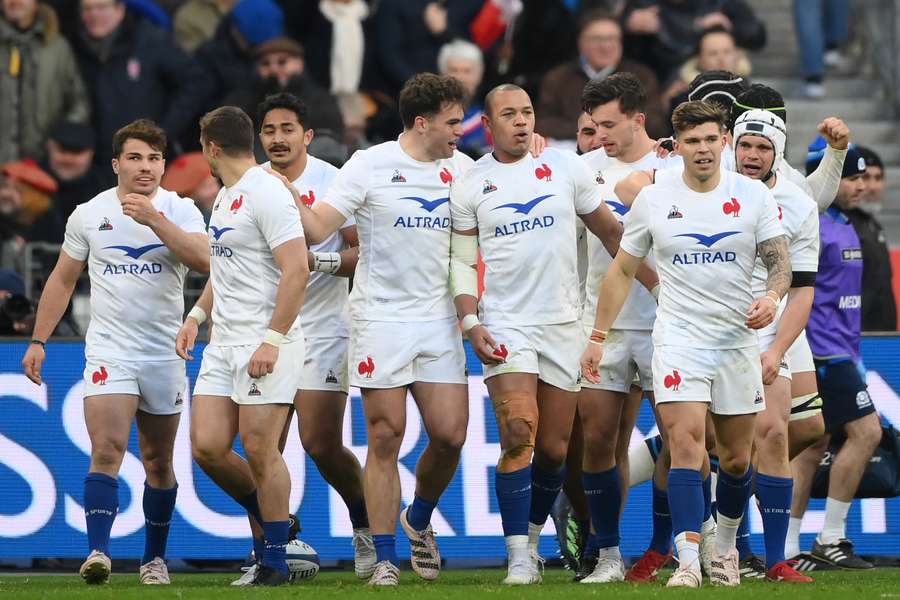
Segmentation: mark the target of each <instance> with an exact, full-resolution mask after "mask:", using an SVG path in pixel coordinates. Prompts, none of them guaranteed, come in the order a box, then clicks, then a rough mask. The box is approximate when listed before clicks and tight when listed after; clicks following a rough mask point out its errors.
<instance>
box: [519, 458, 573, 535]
mask: <svg viewBox="0 0 900 600" xmlns="http://www.w3.org/2000/svg"><path fill="white" fill-rule="evenodd" d="M565 478H566V470H565V468H562V469H559V470H558V471H545V470H543V469H541V468H540V467H539V466H537V465H536V464H534V463H533V462H532V463H531V506H530V509H529V515H528V521H529V522H530V523H534V524H535V525H543V524H544V523H546V522H547V516H548V515H549V514H550V509H551V508H553V503H554V502H556V497H557V496H559V490H561V489H562V485H563V481H564V480H565Z"/></svg>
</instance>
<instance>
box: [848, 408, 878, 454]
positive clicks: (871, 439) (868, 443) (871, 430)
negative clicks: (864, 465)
mask: <svg viewBox="0 0 900 600" xmlns="http://www.w3.org/2000/svg"><path fill="white" fill-rule="evenodd" d="M848 433H849V432H848ZM848 437H850V438H856V439H855V440H854V441H856V442H857V443H858V444H860V445H861V446H863V447H864V448H865V449H866V450H868V451H870V452H874V451H875V448H877V447H878V444H879V443H881V423H880V422H879V421H878V417H877V416H876V415H875V413H870V414H868V415H866V416H865V417H863V418H862V419H860V420H859V426H858V427H856V428H854V430H853V433H852V434H851V435H848Z"/></svg>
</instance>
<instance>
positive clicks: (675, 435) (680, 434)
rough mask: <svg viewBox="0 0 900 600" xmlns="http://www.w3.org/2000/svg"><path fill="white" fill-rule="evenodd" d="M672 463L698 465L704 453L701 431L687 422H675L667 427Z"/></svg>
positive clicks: (704, 445) (704, 446) (704, 447)
mask: <svg viewBox="0 0 900 600" xmlns="http://www.w3.org/2000/svg"><path fill="white" fill-rule="evenodd" d="M668 440H669V454H670V456H671V457H672V464H677V465H699V464H701V463H702V462H703V455H704V454H705V453H706V444H705V443H704V437H703V431H702V430H700V429H699V428H696V427H692V426H690V425H689V424H681V423H676V424H674V425H672V426H671V427H669V429H668Z"/></svg>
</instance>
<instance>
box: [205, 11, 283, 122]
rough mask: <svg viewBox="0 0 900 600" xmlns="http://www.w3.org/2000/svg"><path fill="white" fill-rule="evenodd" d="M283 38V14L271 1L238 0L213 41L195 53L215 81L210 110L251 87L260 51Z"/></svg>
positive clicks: (252, 112)
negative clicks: (232, 94) (239, 91)
mask: <svg viewBox="0 0 900 600" xmlns="http://www.w3.org/2000/svg"><path fill="white" fill-rule="evenodd" d="M283 36H284V13H283V12H282V10H281V8H279V7H278V5H277V4H275V3H274V2H273V1H272V0H239V2H238V3H237V4H235V5H234V8H232V9H231V12H230V13H228V14H227V15H226V16H225V18H223V19H222V21H221V22H220V23H219V26H218V27H217V28H216V33H215V35H213V37H212V39H210V40H208V41H206V42H204V43H203V44H201V45H200V47H198V48H197V52H196V53H195V56H196V57H197V60H198V61H200V64H201V65H202V66H203V70H204V71H206V72H208V73H211V74H212V75H213V78H214V80H215V84H214V88H213V93H212V95H211V96H210V102H211V104H210V105H209V106H207V108H213V107H216V106H219V105H220V104H222V100H223V99H224V98H226V97H227V96H228V95H229V94H230V93H232V92H234V91H236V90H240V89H243V88H246V87H248V86H252V85H253V74H254V66H255V64H256V55H255V51H256V49H257V47H258V46H259V45H260V44H263V43H265V42H268V41H269V40H272V39H275V38H280V37H283ZM254 113H255V111H251V112H249V113H248V114H249V115H251V116H252V115H253V114H254Z"/></svg>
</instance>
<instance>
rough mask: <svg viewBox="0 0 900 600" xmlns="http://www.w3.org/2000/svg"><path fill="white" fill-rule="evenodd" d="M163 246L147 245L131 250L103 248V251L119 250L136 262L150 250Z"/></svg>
mask: <svg viewBox="0 0 900 600" xmlns="http://www.w3.org/2000/svg"><path fill="white" fill-rule="evenodd" d="M163 246H165V244H148V245H146V246H141V247H140V248H133V247H132V246H105V247H104V250H121V251H122V252H124V253H125V256H127V257H128V258H133V259H135V260H137V259H138V258H140V257H142V256H143V255H145V254H147V253H148V252H150V251H151V250H156V249H157V248H162V247H163Z"/></svg>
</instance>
